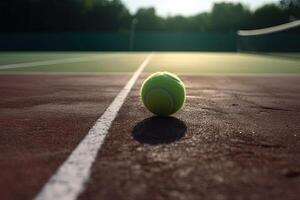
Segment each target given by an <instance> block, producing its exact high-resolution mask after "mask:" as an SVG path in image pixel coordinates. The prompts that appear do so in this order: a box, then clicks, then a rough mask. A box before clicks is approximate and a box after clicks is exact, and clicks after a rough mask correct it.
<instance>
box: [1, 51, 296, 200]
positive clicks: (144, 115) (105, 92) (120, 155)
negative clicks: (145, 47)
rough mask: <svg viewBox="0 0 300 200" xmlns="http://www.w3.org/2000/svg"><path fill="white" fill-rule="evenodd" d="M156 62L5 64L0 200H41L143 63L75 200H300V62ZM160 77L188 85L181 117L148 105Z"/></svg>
mask: <svg viewBox="0 0 300 200" xmlns="http://www.w3.org/2000/svg"><path fill="white" fill-rule="evenodd" d="M149 54H150V53H97V52H93V53H51V52H45V53H38V52H30V53H22V52H19V53H9V52H7V53H6V52H2V53H0V98H1V100H0V177H1V178H0V198H1V199H5V200H6V199H7V200H10V199H25V200H26V199H34V198H39V197H41V196H39V195H40V194H41V191H42V189H43V188H44V187H45V186H47V185H49V184H50V185H51V184H53V181H52V182H51V180H52V179H51V177H53V176H54V175H55V174H56V173H57V171H58V169H59V168H60V167H61V166H63V165H64V164H65V162H66V160H67V159H68V158H69V157H70V156H71V155H72V154H73V153H74V150H75V149H76V148H77V147H78V145H79V144H80V143H81V142H82V141H83V140H84V138H85V136H86V135H87V134H88V133H89V131H90V129H91V128H92V127H93V125H94V124H95V123H97V122H96V121H97V120H98V119H99V118H100V117H101V116H102V115H103V114H104V113H107V112H110V110H108V111H107V109H108V107H109V106H110V105H111V104H112V102H113V101H114V99H115V98H118V94H119V93H120V91H123V90H124V89H123V88H124V86H125V85H126V83H128V81H129V80H131V79H132V77H133V75H134V74H136V73H135V72H136V70H137V69H139V67H140V66H141V64H142V63H144V64H145V66H144V67H145V68H144V69H143V71H142V72H141V74H139V75H138V77H137V80H136V81H135V82H134V85H133V87H132V88H130V90H129V94H128V96H127V97H126V99H125V101H124V103H122V106H121V108H120V110H118V112H117V115H116V118H114V120H113V121H112V123H111V125H110V126H109V129H108V131H107V134H106V137H105V139H104V142H103V144H102V145H100V148H99V151H97V155H96V156H95V158H93V159H92V163H91V166H90V167H89V166H88V165H83V166H84V169H82V170H85V168H89V170H90V171H89V172H90V173H89V174H88V176H87V177H86V178H87V179H86V181H84V184H83V185H81V186H80V188H77V189H72V190H69V193H76V192H77V195H75V196H76V198H75V199H82V200H85V199H124V200H125V199H128V200H134V199H136V200H140V199H147V200H148V199H149V200H152V199H157V200H164V199H178V200H181V199H182V200H183V199H212V200H213V199H214V200H227V199H228V200H231V199H254V200H256V199H258V200H260V199H261V200H263V199H273V200H275V199H278V200H279V199H291V200H293V199H295V200H296V199H299V196H300V62H299V61H300V60H299V55H298V54H292V55H288V54H286V55H285V54H280V55H279V54H278V55H277V54H275V55H274V54H268V55H256V54H237V53H151V54H152V56H151V57H149ZM145 59H149V62H146V63H145ZM155 71H170V72H174V73H176V74H178V75H179V77H180V78H181V79H182V80H183V82H184V83H185V85H186V89H187V100H186V104H185V106H184V108H183V109H182V110H181V111H179V112H178V113H176V114H175V115H174V116H172V117H168V118H159V117H154V116H153V115H152V114H151V113H149V112H148V111H147V110H146V109H145V108H144V107H143V105H142V103H141V102H140V100H139V88H140V86H141V83H142V81H143V80H144V79H145V78H146V76H147V75H148V74H150V73H152V72H155ZM93 145H95V144H94V143H91V146H93ZM86 153H87V155H88V153H89V152H86ZM70 166H71V167H70V168H68V169H69V170H70V171H72V170H73V168H76V163H73V165H70ZM73 178H74V177H73ZM80 180H81V176H78V177H75V178H74V179H72V180H63V182H62V183H60V184H61V185H64V184H73V183H77V182H79V181H80ZM69 193H67V192H64V193H62V195H61V196H58V198H56V199H62V197H65V199H68V197H69V196H68V195H69ZM47 194H51V192H50V193H47ZM52 195H54V196H55V194H52ZM42 197H45V199H46V197H49V196H42ZM52 197H53V196H52ZM48 199H49V198H48ZM73 199H74V198H73Z"/></svg>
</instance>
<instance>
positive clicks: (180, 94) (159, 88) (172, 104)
mask: <svg viewBox="0 0 300 200" xmlns="http://www.w3.org/2000/svg"><path fill="white" fill-rule="evenodd" d="M140 95H141V99H142V102H143V104H144V105H145V107H146V108H147V109H148V110H149V111H150V112H152V113H154V114H156V115H158V116H168V115H171V114H173V113H175V112H177V111H178V110H179V109H180V108H181V107H182V106H183V104H184V102H185V86H184V84H183V82H182V81H181V80H180V79H179V78H178V76H176V75H175V74H172V73H169V72H157V73H154V74H152V75H150V76H149V77H148V78H147V79H146V80H145V81H144V83H143V85H142V88H141V91H140Z"/></svg>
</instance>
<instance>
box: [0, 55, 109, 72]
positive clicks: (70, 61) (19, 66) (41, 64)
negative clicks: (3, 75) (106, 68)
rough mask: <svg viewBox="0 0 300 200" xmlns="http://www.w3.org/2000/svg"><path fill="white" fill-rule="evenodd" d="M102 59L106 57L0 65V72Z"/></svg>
mask: <svg viewBox="0 0 300 200" xmlns="http://www.w3.org/2000/svg"><path fill="white" fill-rule="evenodd" d="M103 58H106V57H99V56H88V57H83V58H66V59H58V60H45V61H37V62H27V63H17V64H7V65H0V70H3V69H14V68H23V67H37V66H45V65H57V64H67V63H78V62H85V61H94V60H99V59H103Z"/></svg>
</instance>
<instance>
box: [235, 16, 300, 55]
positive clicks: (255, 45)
mask: <svg viewBox="0 0 300 200" xmlns="http://www.w3.org/2000/svg"><path fill="white" fill-rule="evenodd" d="M237 49H238V51H239V52H300V20H297V21H293V22H290V23H286V24H281V25H278V26H273V27H268V28H263V29H257V30H239V31H238V32H237Z"/></svg>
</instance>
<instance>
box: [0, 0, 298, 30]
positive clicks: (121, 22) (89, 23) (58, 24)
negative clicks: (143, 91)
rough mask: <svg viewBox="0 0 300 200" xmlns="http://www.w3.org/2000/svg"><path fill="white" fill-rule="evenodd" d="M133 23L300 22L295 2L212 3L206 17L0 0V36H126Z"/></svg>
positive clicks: (105, 3) (210, 26)
mask: <svg viewBox="0 0 300 200" xmlns="http://www.w3.org/2000/svg"><path fill="white" fill-rule="evenodd" d="M134 18H136V19H138V24H137V30H139V31H235V30H238V29H255V28H261V27H266V26H272V25H277V24H280V23H286V22H289V21H292V20H295V19H300V0H281V1H280V2H278V4H268V5H264V6H262V7H260V8H258V9H256V10H255V11H251V10H250V9H249V8H248V7H246V6H244V5H242V4H240V3H216V4H214V6H213V8H212V10H211V12H205V13H200V14H198V15H194V16H189V17H184V16H172V17H165V18H164V17H160V16H157V14H156V12H155V9H154V8H141V9H139V10H138V11H137V12H136V13H135V14H130V13H129V11H128V9H127V8H126V7H125V5H124V4H123V3H122V2H121V1H120V0H1V1H0V22H1V26H0V31H1V32H15V31H16V32H18V31H25V32H35V31H128V30H129V28H130V24H131V22H132V20H133V19H134Z"/></svg>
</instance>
